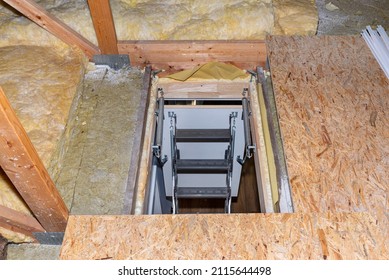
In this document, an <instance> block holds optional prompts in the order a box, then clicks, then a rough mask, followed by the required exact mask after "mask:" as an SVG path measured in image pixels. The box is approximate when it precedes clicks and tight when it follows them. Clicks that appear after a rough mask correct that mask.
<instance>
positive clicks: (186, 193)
mask: <svg viewBox="0 0 389 280" xmlns="http://www.w3.org/2000/svg"><path fill="white" fill-rule="evenodd" d="M177 197H178V198H227V197H228V191H227V188H220V187H219V188H204V187H199V188H193V187H191V188H177Z"/></svg>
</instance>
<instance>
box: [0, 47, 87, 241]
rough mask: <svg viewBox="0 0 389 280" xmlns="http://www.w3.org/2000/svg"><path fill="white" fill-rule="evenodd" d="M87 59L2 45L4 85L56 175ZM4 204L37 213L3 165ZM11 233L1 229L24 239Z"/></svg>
mask: <svg viewBox="0 0 389 280" xmlns="http://www.w3.org/2000/svg"><path fill="white" fill-rule="evenodd" d="M84 62H85V61H84V57H83V55H81V54H80V52H79V51H78V50H77V51H74V50H72V49H70V48H67V49H64V48H63V49H61V51H58V50H56V49H52V48H46V47H37V46H12V47H3V48H0V86H1V87H2V88H3V90H4V92H5V93H6V95H7V98H8V99H9V101H10V103H11V105H12V106H13V109H14V110H15V112H16V114H17V116H18V118H19V120H20V122H21V123H22V125H23V127H24V129H25V130H26V132H27V134H28V136H29V137H30V139H31V142H32V143H33V145H34V147H35V149H36V150H37V152H38V154H39V156H40V158H41V159H42V161H43V163H44V165H45V166H46V168H48V171H49V173H50V175H51V177H52V178H55V177H56V175H57V173H58V171H59V168H60V161H61V155H62V154H63V153H64V151H63V150H64V149H66V147H64V146H63V145H59V143H60V139H61V138H62V136H63V134H64V131H65V125H66V121H67V118H68V114H69V110H70V107H71V104H72V101H73V98H74V96H75V94H76V92H77V89H78V86H79V84H80V82H81V79H82V74H83V69H84V66H83V65H84ZM62 143H63V141H61V144H62ZM0 205H3V206H5V207H8V208H11V209H14V210H16V211H19V212H21V213H24V214H27V215H31V213H30V210H29V208H28V207H27V206H26V205H25V203H24V202H23V200H22V199H21V197H20V196H19V194H18V192H17V191H16V189H15V188H14V187H13V185H12V183H11V182H10V181H9V179H8V178H7V176H6V175H5V173H4V172H3V170H1V169H0ZM10 233H11V232H10V231H4V230H3V229H1V228H0V234H2V235H3V236H5V237H6V238H7V239H9V240H11V241H13V242H17V241H20V240H21V239H23V238H21V237H20V236H19V235H15V236H12V234H10Z"/></svg>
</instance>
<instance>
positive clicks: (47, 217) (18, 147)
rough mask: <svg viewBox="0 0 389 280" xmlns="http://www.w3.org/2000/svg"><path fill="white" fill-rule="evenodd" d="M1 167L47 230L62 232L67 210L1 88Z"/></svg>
mask: <svg viewBox="0 0 389 280" xmlns="http://www.w3.org/2000/svg"><path fill="white" fill-rule="evenodd" d="M0 166H1V167H2V169H3V170H4V172H5V173H6V174H7V176H8V177H9V179H10V180H11V181H12V183H13V184H14V186H15V188H16V189H17V190H18V192H19V193H20V195H21V196H22V197H23V199H24V201H25V202H26V203H27V205H28V206H29V208H30V209H31V211H32V212H33V214H34V215H35V217H36V218H37V219H38V221H39V222H40V224H41V225H42V226H43V228H44V229H45V230H46V231H50V232H60V231H64V230H65V227H66V223H67V218H68V210H67V208H66V205H65V203H64V202H63V200H62V198H61V196H60V195H59V193H58V191H57V189H56V187H55V185H54V183H53V181H52V180H51V178H50V176H49V174H48V173H47V170H46V168H45V167H44V165H43V163H42V161H41V159H40V158H39V156H38V154H37V152H36V150H35V148H34V146H33V145H32V143H31V141H30V139H29V137H28V135H27V133H26V131H25V130H24V128H23V126H22V125H21V123H20V122H19V120H18V118H17V116H16V114H15V112H14V110H13V109H12V107H11V105H10V104H9V102H8V100H7V97H6V96H5V94H4V92H3V90H2V89H1V88H0Z"/></svg>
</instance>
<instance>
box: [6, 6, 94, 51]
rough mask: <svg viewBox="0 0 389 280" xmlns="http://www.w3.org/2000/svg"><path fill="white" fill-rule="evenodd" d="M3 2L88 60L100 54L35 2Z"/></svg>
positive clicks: (88, 42)
mask: <svg viewBox="0 0 389 280" xmlns="http://www.w3.org/2000/svg"><path fill="white" fill-rule="evenodd" d="M4 2H6V3H7V4H8V5H10V6H12V7H13V8H14V9H16V10H17V11H19V12H20V13H22V14H23V15H24V16H26V17H28V18H29V19H30V20H32V21H33V22H35V23H36V24H38V25H39V26H40V27H42V28H44V29H46V30H47V31H49V32H50V33H52V34H53V35H54V36H56V37H58V38H59V39H61V40H62V41H64V42H65V43H67V44H69V45H71V46H73V45H75V46H78V47H79V48H80V49H81V50H82V51H83V52H84V53H85V54H86V55H87V56H88V57H89V58H92V57H93V55H95V54H99V53H100V50H99V48H98V47H97V46H95V45H94V44H93V43H91V42H90V41H88V40H87V39H86V38H84V37H83V36H81V35H80V34H79V33H77V32H76V31H74V30H73V29H72V28H70V27H69V26H68V25H66V24H65V23H63V22H62V21H60V20H59V19H58V18H56V17H55V16H53V15H51V14H50V13H48V12H47V11H46V10H45V9H44V8H42V7H41V6H40V5H38V4H37V3H35V1H33V0H23V1H22V0H4ZM95 2H97V1H95ZM99 2H101V1H99Z"/></svg>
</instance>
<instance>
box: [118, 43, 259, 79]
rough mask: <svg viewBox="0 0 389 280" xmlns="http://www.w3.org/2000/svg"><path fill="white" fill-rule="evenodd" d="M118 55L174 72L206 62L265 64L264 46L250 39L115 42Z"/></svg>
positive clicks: (250, 66) (244, 66) (252, 66)
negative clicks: (127, 56)
mask: <svg viewBox="0 0 389 280" xmlns="http://www.w3.org/2000/svg"><path fill="white" fill-rule="evenodd" d="M118 48H119V53H120V54H128V55H129V56H130V59H131V64H133V65H135V66H140V67H144V66H146V65H149V64H151V65H152V67H153V68H154V69H163V70H165V71H167V73H170V72H177V71H179V70H183V69H190V68H193V67H195V66H198V65H201V64H204V63H206V62H210V61H220V62H225V63H231V64H233V65H235V66H237V67H239V68H242V69H251V70H253V69H255V67H256V66H263V67H264V66H265V64H266V45H265V43H264V41H261V40H251V41H246V40H245V41H230V40H229V41H171V40H166V41H119V42H118Z"/></svg>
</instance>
